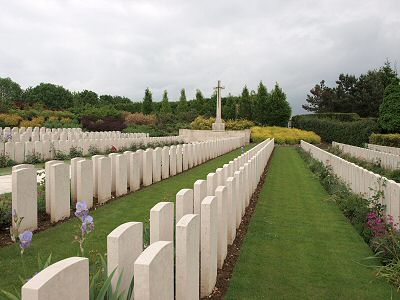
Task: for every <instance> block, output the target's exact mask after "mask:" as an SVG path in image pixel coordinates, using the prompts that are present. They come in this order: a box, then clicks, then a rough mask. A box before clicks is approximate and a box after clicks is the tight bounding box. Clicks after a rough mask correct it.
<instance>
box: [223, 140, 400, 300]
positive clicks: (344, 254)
mask: <svg viewBox="0 0 400 300" xmlns="http://www.w3.org/2000/svg"><path fill="white" fill-rule="evenodd" d="M371 255H372V252H371V251H370V249H369V247H368V245H367V244H366V243H364V241H363V240H362V238H361V237H360V236H359V235H358V234H357V232H356V231H355V230H354V229H353V227H352V226H351V224H350V223H349V222H348V221H347V219H346V218H345V217H344V216H343V215H342V213H341V212H340V210H339V209H338V208H337V206H336V205H335V204H334V203H333V202H331V201H329V196H328V194H327V193H326V192H325V190H324V189H323V187H322V186H321V185H320V184H319V182H318V180H317V179H315V178H313V175H312V173H311V172H310V171H309V169H308V168H307V166H306V165H305V163H304V162H303V160H302V159H301V157H300V156H299V154H298V153H297V151H296V149H294V148H288V147H277V148H276V149H275V154H274V157H273V160H272V164H271V168H270V171H269V174H268V177H267V181H266V184H265V185H264V187H263V190H262V192H261V194H260V199H259V202H258V204H257V208H256V211H255V213H254V215H253V218H252V220H251V224H250V227H249V231H248V233H247V236H246V238H245V241H244V244H243V246H242V249H241V252H240V257H239V260H238V262H237V264H236V266H235V270H234V274H233V277H232V279H231V282H230V287H229V289H228V293H227V295H226V299H390V298H391V297H392V293H393V294H394V295H393V298H396V299H397V298H398V294H396V293H395V289H394V288H393V287H392V286H391V285H389V284H388V283H386V282H385V281H383V280H380V279H377V278H375V276H374V269H373V268H372V267H368V266H367V265H368V264H369V263H372V262H368V261H366V260H365V258H366V257H370V256H371Z"/></svg>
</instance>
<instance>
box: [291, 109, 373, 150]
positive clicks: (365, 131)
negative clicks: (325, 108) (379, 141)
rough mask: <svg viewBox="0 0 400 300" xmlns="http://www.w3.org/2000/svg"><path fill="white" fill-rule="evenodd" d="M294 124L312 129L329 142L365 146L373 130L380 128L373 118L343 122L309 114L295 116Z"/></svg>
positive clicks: (294, 125)
mask: <svg viewBox="0 0 400 300" xmlns="http://www.w3.org/2000/svg"><path fill="white" fill-rule="evenodd" d="M292 126H293V127H296V128H300V129H304V130H312V131H314V132H315V133H316V134H318V135H319V136H320V137H321V138H322V140H323V141H324V142H327V143H331V142H332V141H336V142H340V143H344V144H349V145H356V146H363V145H364V143H366V142H367V141H368V138H369V136H370V135H371V134H372V132H374V131H377V130H378V124H377V123H376V122H375V121H374V120H372V119H361V120H359V121H353V122H341V121H338V120H333V119H328V118H321V119H320V118H316V117H310V116H307V115H305V116H296V117H293V119H292Z"/></svg>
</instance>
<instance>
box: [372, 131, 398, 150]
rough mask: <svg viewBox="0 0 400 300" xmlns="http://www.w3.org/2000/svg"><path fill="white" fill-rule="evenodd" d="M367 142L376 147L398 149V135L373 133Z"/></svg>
mask: <svg viewBox="0 0 400 300" xmlns="http://www.w3.org/2000/svg"><path fill="white" fill-rule="evenodd" d="M369 142H370V143H371V144H376V145H382V146H389V147H398V148H400V133H392V134H377V133H373V134H371V136H370V137H369Z"/></svg>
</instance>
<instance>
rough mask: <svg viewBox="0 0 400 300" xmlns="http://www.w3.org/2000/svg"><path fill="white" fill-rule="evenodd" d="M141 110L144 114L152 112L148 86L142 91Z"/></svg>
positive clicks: (151, 99)
mask: <svg viewBox="0 0 400 300" xmlns="http://www.w3.org/2000/svg"><path fill="white" fill-rule="evenodd" d="M142 112H143V113H144V114H145V115H149V114H151V113H152V112H153V98H152V94H151V92H150V89H149V88H147V89H146V90H145V92H144V98H143V104H142Z"/></svg>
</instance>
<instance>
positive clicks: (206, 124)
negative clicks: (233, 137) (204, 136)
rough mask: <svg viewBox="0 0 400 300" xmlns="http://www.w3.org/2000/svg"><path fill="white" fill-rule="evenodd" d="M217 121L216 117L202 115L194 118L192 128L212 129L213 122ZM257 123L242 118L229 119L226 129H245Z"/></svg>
mask: <svg viewBox="0 0 400 300" xmlns="http://www.w3.org/2000/svg"><path fill="white" fill-rule="evenodd" d="M213 123H215V118H208V119H207V118H204V117H202V116H199V117H197V118H196V119H194V121H193V122H192V123H190V128H191V129H196V130H211V128H212V124H213ZM254 125H255V124H254V122H252V121H249V120H245V119H240V120H227V121H226V122H225V129H226V130H244V129H249V128H251V127H253V126H254Z"/></svg>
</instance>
